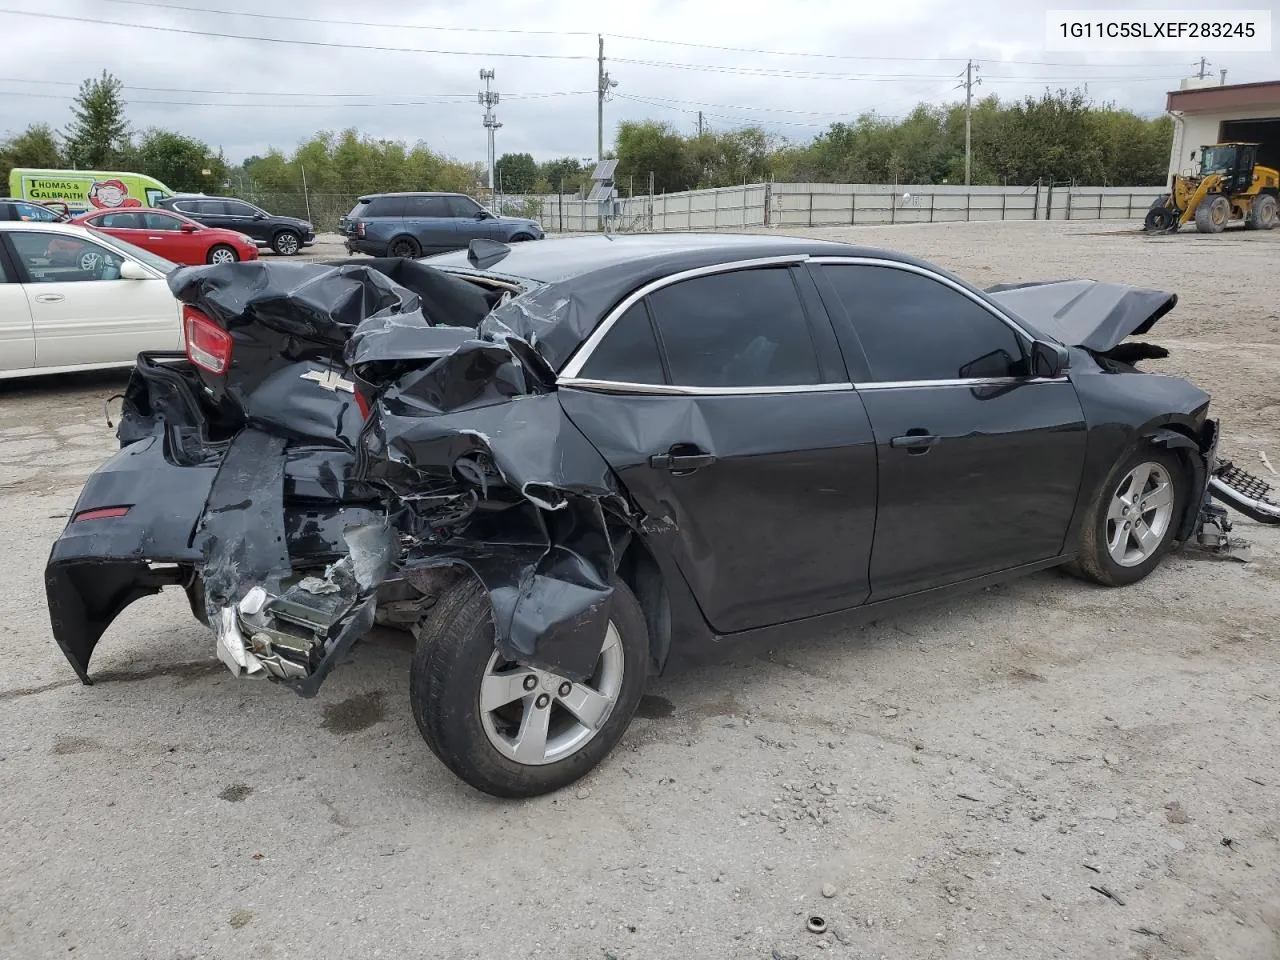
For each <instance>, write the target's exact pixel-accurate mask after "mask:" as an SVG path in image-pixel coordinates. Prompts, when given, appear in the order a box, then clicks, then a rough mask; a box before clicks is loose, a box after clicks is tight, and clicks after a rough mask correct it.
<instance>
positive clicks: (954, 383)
mask: <svg viewBox="0 0 1280 960" xmlns="http://www.w3.org/2000/svg"><path fill="white" fill-rule="evenodd" d="M1069 382H1070V379H1069V378H1068V377H974V378H973V379H969V380H884V381H872V382H870V383H855V384H854V385H853V387H854V389H855V390H857V391H859V392H861V391H863V390H906V389H915V388H917V387H970V388H972V387H1005V386H1010V385H1013V384H1027V385H1030V384H1034V383H1069Z"/></svg>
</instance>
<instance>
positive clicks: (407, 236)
mask: <svg viewBox="0 0 1280 960" xmlns="http://www.w3.org/2000/svg"><path fill="white" fill-rule="evenodd" d="M397 240H408V241H409V242H410V243H412V244H413V245H414V246H415V247H417V248H418V253H419V254H421V253H422V241H421V240H419V239H418V238H417V237H415V236H414V235H413V234H412V233H410V232H409V231H408V230H398V231H396V232H395V233H393V234H392V235H391V236H390V237H388V238H387V255H388V256H390V255H391V248H392V247H393V246H394V245H395V243H396V241H397Z"/></svg>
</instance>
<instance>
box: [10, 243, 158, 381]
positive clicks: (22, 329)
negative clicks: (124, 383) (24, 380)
mask: <svg viewBox="0 0 1280 960" xmlns="http://www.w3.org/2000/svg"><path fill="white" fill-rule="evenodd" d="M175 267H176V264H173V263H170V262H169V261H168V260H165V259H164V258H163V257H157V256H156V255H155V254H154V253H148V252H147V251H146V250H142V249H140V248H138V247H135V246H134V245H133V244H131V243H125V242H123V241H121V240H117V239H115V238H114V237H108V236H106V235H105V234H102V233H99V232H97V231H94V230H90V229H87V228H85V227H79V226H73V225H71V224H66V223H27V222H23V221H0V379H6V378H10V377H26V376H33V375H36V374H46V373H65V372H68V371H72V370H99V369H106V368H109V367H126V366H131V365H132V364H133V362H134V360H135V359H136V357H137V355H138V353H139V352H140V351H142V350H181V349H182V309H181V304H179V303H178V301H177V300H176V299H175V298H174V296H173V294H172V293H171V292H170V291H169V285H168V283H166V282H165V275H166V274H167V273H168V272H169V271H171V270H173V269H174V268H175Z"/></svg>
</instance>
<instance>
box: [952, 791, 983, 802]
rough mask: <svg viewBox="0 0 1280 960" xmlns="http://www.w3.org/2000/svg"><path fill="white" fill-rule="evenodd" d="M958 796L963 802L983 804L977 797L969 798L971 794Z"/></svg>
mask: <svg viewBox="0 0 1280 960" xmlns="http://www.w3.org/2000/svg"><path fill="white" fill-rule="evenodd" d="M956 796H957V797H959V798H960V799H961V800H969V801H971V802H972V803H981V802H982V801H981V800H979V799H978V798H977V797H971V796H969V794H967V793H957V794H956Z"/></svg>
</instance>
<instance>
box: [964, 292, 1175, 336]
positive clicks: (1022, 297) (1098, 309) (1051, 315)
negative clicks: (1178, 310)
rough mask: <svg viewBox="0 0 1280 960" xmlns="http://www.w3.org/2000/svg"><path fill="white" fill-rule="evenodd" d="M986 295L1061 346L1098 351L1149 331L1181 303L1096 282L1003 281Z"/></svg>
mask: <svg viewBox="0 0 1280 960" xmlns="http://www.w3.org/2000/svg"><path fill="white" fill-rule="evenodd" d="M986 292H987V293H988V294H990V296H991V298H992V299H993V300H995V302H996V303H998V304H999V305H1000V306H1002V307H1005V308H1007V309H1009V310H1012V311H1013V312H1014V313H1015V314H1017V315H1018V316H1020V317H1024V318H1026V320H1028V321H1029V322H1030V323H1031V325H1032V326H1033V327H1036V328H1037V329H1039V330H1041V331H1043V332H1044V333H1047V334H1049V335H1050V336H1052V337H1054V338H1055V339H1057V340H1058V341H1060V342H1061V343H1064V344H1066V345H1068V346H1079V347H1085V348H1087V349H1089V350H1095V351H1097V352H1099V353H1106V352H1107V351H1109V350H1111V349H1112V348H1114V347H1115V346H1117V345H1118V344H1119V343H1120V341H1121V340H1123V339H1124V338H1125V337H1130V336H1139V335H1141V334H1144V333H1146V332H1147V331H1148V330H1150V329H1151V328H1152V327H1153V326H1155V324H1156V321H1158V320H1159V319H1160V318H1161V317H1163V316H1164V315H1165V314H1167V313H1168V312H1169V311H1170V310H1172V309H1173V308H1174V306H1176V305H1177V303H1178V296H1177V294H1174V293H1165V292H1164V291H1161V290H1144V289H1141V288H1139V287H1130V286H1125V285H1124V284H1119V283H1100V282H1098V281H1096V280H1055V281H1048V282H1043V283H1002V284H997V285H995V286H994V287H988V288H987V290H986Z"/></svg>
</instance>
